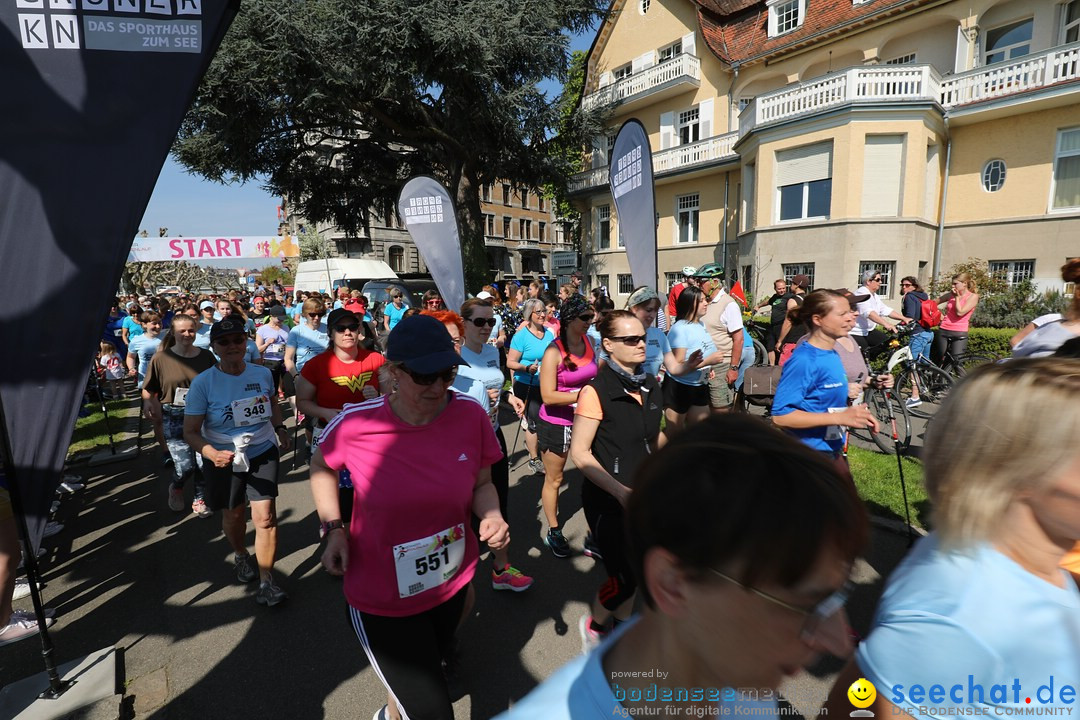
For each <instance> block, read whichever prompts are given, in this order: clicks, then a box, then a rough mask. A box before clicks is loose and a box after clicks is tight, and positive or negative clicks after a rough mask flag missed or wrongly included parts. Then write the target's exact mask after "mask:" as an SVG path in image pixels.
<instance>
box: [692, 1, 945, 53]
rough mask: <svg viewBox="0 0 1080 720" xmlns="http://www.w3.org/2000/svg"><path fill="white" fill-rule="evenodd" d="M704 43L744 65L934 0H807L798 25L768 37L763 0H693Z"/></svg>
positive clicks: (765, 9)
mask: <svg viewBox="0 0 1080 720" xmlns="http://www.w3.org/2000/svg"><path fill="white" fill-rule="evenodd" d="M693 1H694V2H695V3H696V4H697V6H698V22H699V24H700V25H701V34H702V35H703V36H704V38H705V44H706V45H708V46H709V49H710V50H711V51H712V52H713V54H715V55H716V56H717V57H718V58H720V60H722V61H724V62H726V63H731V64H734V63H739V64H746V63H752V62H756V61H760V60H764V59H766V58H768V57H770V56H773V55H776V54H778V53H780V52H785V51H790V50H795V49H798V48H800V47H803V46H805V45H808V44H810V43H811V42H814V43H818V42H821V41H822V40H825V39H828V38H830V37H833V36H836V35H839V34H840V33H842V32H845V31H847V30H851V29H853V28H856V27H859V26H861V25H865V24H867V23H870V22H875V21H878V20H882V19H884V18H887V17H890V16H892V15H895V14H897V13H899V12H903V11H906V10H909V9H911V8H915V7H918V6H920V5H926V4H929V3H933V2H937V0H869V2H864V3H860V4H858V5H856V4H853V3H852V0H807V4H806V18H805V20H804V21H803V23H802V25H801V26H799V28H798V29H796V30H793V31H792V32H788V33H784V34H783V35H780V36H778V37H773V38H770V37H769V32H768V20H769V15H768V8H767V7H766V5H765V1H764V0H693Z"/></svg>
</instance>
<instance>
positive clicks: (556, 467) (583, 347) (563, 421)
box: [536, 295, 596, 557]
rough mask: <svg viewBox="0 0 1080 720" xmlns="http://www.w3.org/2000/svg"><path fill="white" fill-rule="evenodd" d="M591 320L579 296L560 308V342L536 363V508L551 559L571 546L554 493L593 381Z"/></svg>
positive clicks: (594, 368)
mask: <svg viewBox="0 0 1080 720" xmlns="http://www.w3.org/2000/svg"><path fill="white" fill-rule="evenodd" d="M595 316H596V314H595V313H594V312H593V310H592V308H590V307H589V303H588V302H587V301H586V300H585V298H584V297H582V296H581V295H572V296H571V297H570V298H568V299H567V301H566V302H564V303H563V306H562V317H561V319H560V323H559V337H558V339H557V340H556V341H555V342H553V343H552V344H551V345H549V346H548V348H547V350H545V351H544V357H543V359H542V360H541V362H540V397H541V399H542V400H543V403H544V404H543V405H542V406H541V407H540V417H539V419H538V421H537V427H536V434H537V440H538V443H539V448H540V457H541V458H542V459H543V461H544V489H543V491H542V492H541V502H542V504H543V506H544V515H545V517H546V518H547V522H548V527H549V529H548V533H547V536H546V537H545V539H544V543H545V544H546V545H547V546H548V547H549V548H551V552H552V554H554V555H555V557H567V556H568V555H569V554H570V544H569V543H568V542H567V541H566V538H565V537H563V534H562V529H561V528H560V526H559V488H560V487H561V486H562V481H563V468H564V467H565V466H566V456H567V454H568V453H569V452H570V428H571V426H572V425H573V424H574V406H575V404H576V403H577V399H578V393H579V392H580V391H581V388H583V387H585V385H586V384H588V382H589V381H590V380H592V379H593V378H594V377H596V354H595V352H594V351H593V346H592V343H590V342H589V340H588V338H587V337H586V333H587V332H588V330H589V325H590V324H592V321H593V318H594V317H595Z"/></svg>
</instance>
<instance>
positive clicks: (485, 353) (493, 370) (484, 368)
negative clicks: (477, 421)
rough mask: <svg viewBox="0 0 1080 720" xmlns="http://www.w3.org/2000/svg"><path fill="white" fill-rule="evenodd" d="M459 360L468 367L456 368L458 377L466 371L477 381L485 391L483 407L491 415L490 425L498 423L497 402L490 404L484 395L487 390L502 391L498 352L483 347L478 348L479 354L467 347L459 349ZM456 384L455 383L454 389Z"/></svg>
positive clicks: (502, 380)
mask: <svg viewBox="0 0 1080 720" xmlns="http://www.w3.org/2000/svg"><path fill="white" fill-rule="evenodd" d="M461 359H462V360H464V361H465V362H467V363H469V365H468V367H467V368H466V367H465V366H459V367H458V377H461V373H462V371H463V370H466V369H467V370H468V372H467V373H466V375H467V376H468V377H470V378H471V379H475V380H476V381H479V382H480V383H481V384H482V385H483V387H484V390H485V395H484V403H483V404H484V407H485V408H486V409H487V410H488V413H489V414H490V415H491V422H492V425H497V423H498V412H497V411H498V408H499V404H498V402H495V403H492V402H491V398H490V396H489V395H487V394H486V391H488V390H497V391H500V392H501V391H502V387H503V384H504V383H505V382H506V380H505V378H504V377H503V372H502V368H501V367H500V365H499V350H498V348H496V347H495V346H494V345H484V346H483V347H481V348H480V354H479V355H478V354H476V353H474V352H473V351H472V350H470V349H469V348H467V347H462V348H461ZM456 385H457V383H455V387H456Z"/></svg>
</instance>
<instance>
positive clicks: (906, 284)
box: [900, 283, 915, 287]
mask: <svg viewBox="0 0 1080 720" xmlns="http://www.w3.org/2000/svg"><path fill="white" fill-rule="evenodd" d="M900 287H915V286H914V285H912V284H911V283H900Z"/></svg>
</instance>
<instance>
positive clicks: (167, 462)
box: [161, 455, 173, 467]
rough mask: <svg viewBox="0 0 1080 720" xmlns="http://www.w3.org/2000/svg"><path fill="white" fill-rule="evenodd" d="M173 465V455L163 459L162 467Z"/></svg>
mask: <svg viewBox="0 0 1080 720" xmlns="http://www.w3.org/2000/svg"><path fill="white" fill-rule="evenodd" d="M172 464H173V459H172V455H165V457H163V458H161V465H162V466H163V467H169V466H170V465H172Z"/></svg>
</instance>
